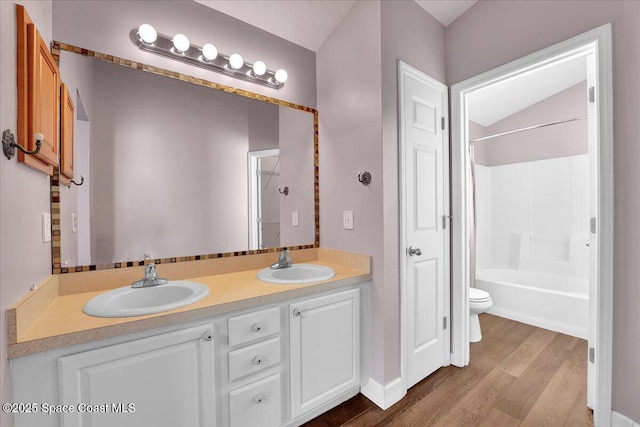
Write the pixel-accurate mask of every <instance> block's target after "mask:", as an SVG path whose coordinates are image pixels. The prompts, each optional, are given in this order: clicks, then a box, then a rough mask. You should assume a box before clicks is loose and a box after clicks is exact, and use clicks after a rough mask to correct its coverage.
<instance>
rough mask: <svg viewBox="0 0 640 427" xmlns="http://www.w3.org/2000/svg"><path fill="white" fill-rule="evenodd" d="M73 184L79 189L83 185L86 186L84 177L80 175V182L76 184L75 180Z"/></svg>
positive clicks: (72, 181)
mask: <svg viewBox="0 0 640 427" xmlns="http://www.w3.org/2000/svg"><path fill="white" fill-rule="evenodd" d="M71 183H72V184H75V185H77V186H78V187H80V186H81V185H82V184H84V175H80V182H79V183H78V182H75V181H74V180H71Z"/></svg>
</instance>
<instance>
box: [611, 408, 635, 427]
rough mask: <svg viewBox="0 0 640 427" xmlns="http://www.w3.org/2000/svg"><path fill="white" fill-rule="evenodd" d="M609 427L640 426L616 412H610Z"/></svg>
mask: <svg viewBox="0 0 640 427" xmlns="http://www.w3.org/2000/svg"><path fill="white" fill-rule="evenodd" d="M611 427H640V424H638V423H637V422H635V421H633V420H632V419H631V418H629V417H625V416H624V415H622V414H620V413H618V412H616V411H611Z"/></svg>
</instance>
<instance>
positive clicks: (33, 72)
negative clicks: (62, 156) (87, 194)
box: [16, 4, 59, 175]
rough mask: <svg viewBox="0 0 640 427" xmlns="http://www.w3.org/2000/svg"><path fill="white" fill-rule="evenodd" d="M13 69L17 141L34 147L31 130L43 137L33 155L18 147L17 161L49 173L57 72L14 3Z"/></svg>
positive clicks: (53, 157) (53, 161)
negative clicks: (14, 43)
mask: <svg viewBox="0 0 640 427" xmlns="http://www.w3.org/2000/svg"><path fill="white" fill-rule="evenodd" d="M16 27H17V43H16V48H17V49H16V51H17V52H16V53H17V61H16V72H17V98H18V99H17V101H18V103H17V104H18V105H17V106H18V114H17V115H18V129H17V130H18V141H17V142H18V144H20V145H21V146H22V147H24V148H25V149H27V150H34V149H35V148H36V144H35V139H34V134H35V133H42V134H43V135H44V141H42V148H41V149H40V153H38V154H37V155H27V154H24V153H22V152H21V151H18V161H19V162H22V163H24V164H25V165H27V166H29V167H32V168H34V169H36V170H39V171H41V172H44V173H46V174H48V175H53V165H57V164H58V155H59V152H58V149H59V144H58V141H59V135H58V120H59V75H58V66H57V65H56V63H55V61H54V59H53V57H52V56H51V53H50V52H49V49H48V47H47V45H46V43H45V42H44V40H43V39H42V37H41V36H40V34H39V33H38V30H37V29H36V27H35V25H34V24H33V21H32V20H31V18H30V17H29V14H27V11H26V10H25V8H24V7H23V6H21V5H19V4H17V5H16Z"/></svg>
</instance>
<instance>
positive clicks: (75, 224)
mask: <svg viewBox="0 0 640 427" xmlns="http://www.w3.org/2000/svg"><path fill="white" fill-rule="evenodd" d="M71 231H72V232H74V233H77V232H78V214H77V213H75V212H74V213H72V214H71Z"/></svg>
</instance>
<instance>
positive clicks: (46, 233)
mask: <svg viewBox="0 0 640 427" xmlns="http://www.w3.org/2000/svg"><path fill="white" fill-rule="evenodd" d="M41 216H42V241H43V242H44V243H46V242H50V241H51V213H49V212H42V215H41Z"/></svg>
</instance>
